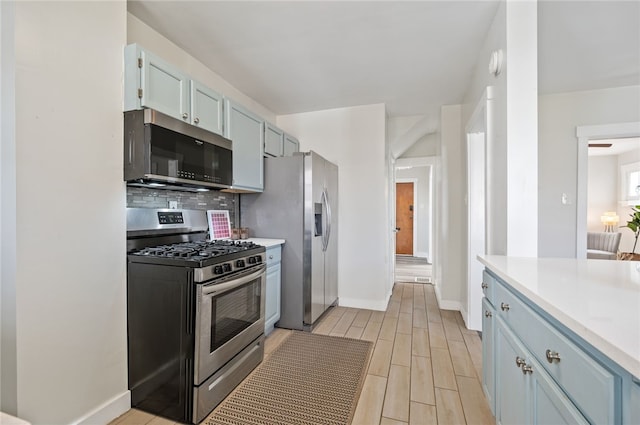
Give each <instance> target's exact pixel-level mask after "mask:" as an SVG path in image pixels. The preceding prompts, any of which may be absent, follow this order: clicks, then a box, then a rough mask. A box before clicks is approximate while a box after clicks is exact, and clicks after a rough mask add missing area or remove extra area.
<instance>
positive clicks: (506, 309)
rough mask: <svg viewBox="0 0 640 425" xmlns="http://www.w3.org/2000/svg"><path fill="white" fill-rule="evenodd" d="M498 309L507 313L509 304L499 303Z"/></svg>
mask: <svg viewBox="0 0 640 425" xmlns="http://www.w3.org/2000/svg"><path fill="white" fill-rule="evenodd" d="M500 309H501V310H502V311H509V304H505V303H500Z"/></svg>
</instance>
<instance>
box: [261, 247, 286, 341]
mask: <svg viewBox="0 0 640 425" xmlns="http://www.w3.org/2000/svg"><path fill="white" fill-rule="evenodd" d="M281 249H282V248H281V247H280V245H276V246H271V247H269V248H267V252H266V256H267V288H266V291H265V293H266V295H265V296H266V299H265V307H264V311H265V313H264V333H265V335H269V333H270V332H271V331H272V330H273V326H274V325H275V324H276V323H277V322H278V320H280V279H281V278H282V272H281V263H280V262H281Z"/></svg>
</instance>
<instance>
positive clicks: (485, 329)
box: [482, 298, 496, 415]
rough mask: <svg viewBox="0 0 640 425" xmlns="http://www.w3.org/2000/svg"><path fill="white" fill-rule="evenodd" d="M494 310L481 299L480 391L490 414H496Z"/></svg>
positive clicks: (487, 302) (485, 300) (484, 299)
mask: <svg viewBox="0 0 640 425" xmlns="http://www.w3.org/2000/svg"><path fill="white" fill-rule="evenodd" d="M495 321H496V319H495V309H494V308H493V306H492V305H491V304H490V303H489V301H487V299H486V298H483V299H482V389H483V390H484V395H485V397H487V401H488V402H489V406H490V407H491V413H493V414H494V415H495V414H496V398H495V381H496V371H495V361H496V359H495V356H494V351H493V350H494V335H495Z"/></svg>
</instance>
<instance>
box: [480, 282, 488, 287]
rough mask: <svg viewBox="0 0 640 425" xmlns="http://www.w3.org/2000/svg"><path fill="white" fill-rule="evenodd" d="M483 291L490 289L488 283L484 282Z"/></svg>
mask: <svg viewBox="0 0 640 425" xmlns="http://www.w3.org/2000/svg"><path fill="white" fill-rule="evenodd" d="M480 286H482V289H487V288H488V287H489V285H488V284H487V283H484V282H482V285H480Z"/></svg>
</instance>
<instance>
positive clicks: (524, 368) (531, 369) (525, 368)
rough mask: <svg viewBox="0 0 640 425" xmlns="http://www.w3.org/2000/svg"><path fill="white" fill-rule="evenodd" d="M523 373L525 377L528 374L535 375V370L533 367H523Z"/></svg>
mask: <svg viewBox="0 0 640 425" xmlns="http://www.w3.org/2000/svg"><path fill="white" fill-rule="evenodd" d="M522 373H523V374H524V375H526V374H527V373H529V374H533V368H532V367H531V365H523V366H522Z"/></svg>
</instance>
